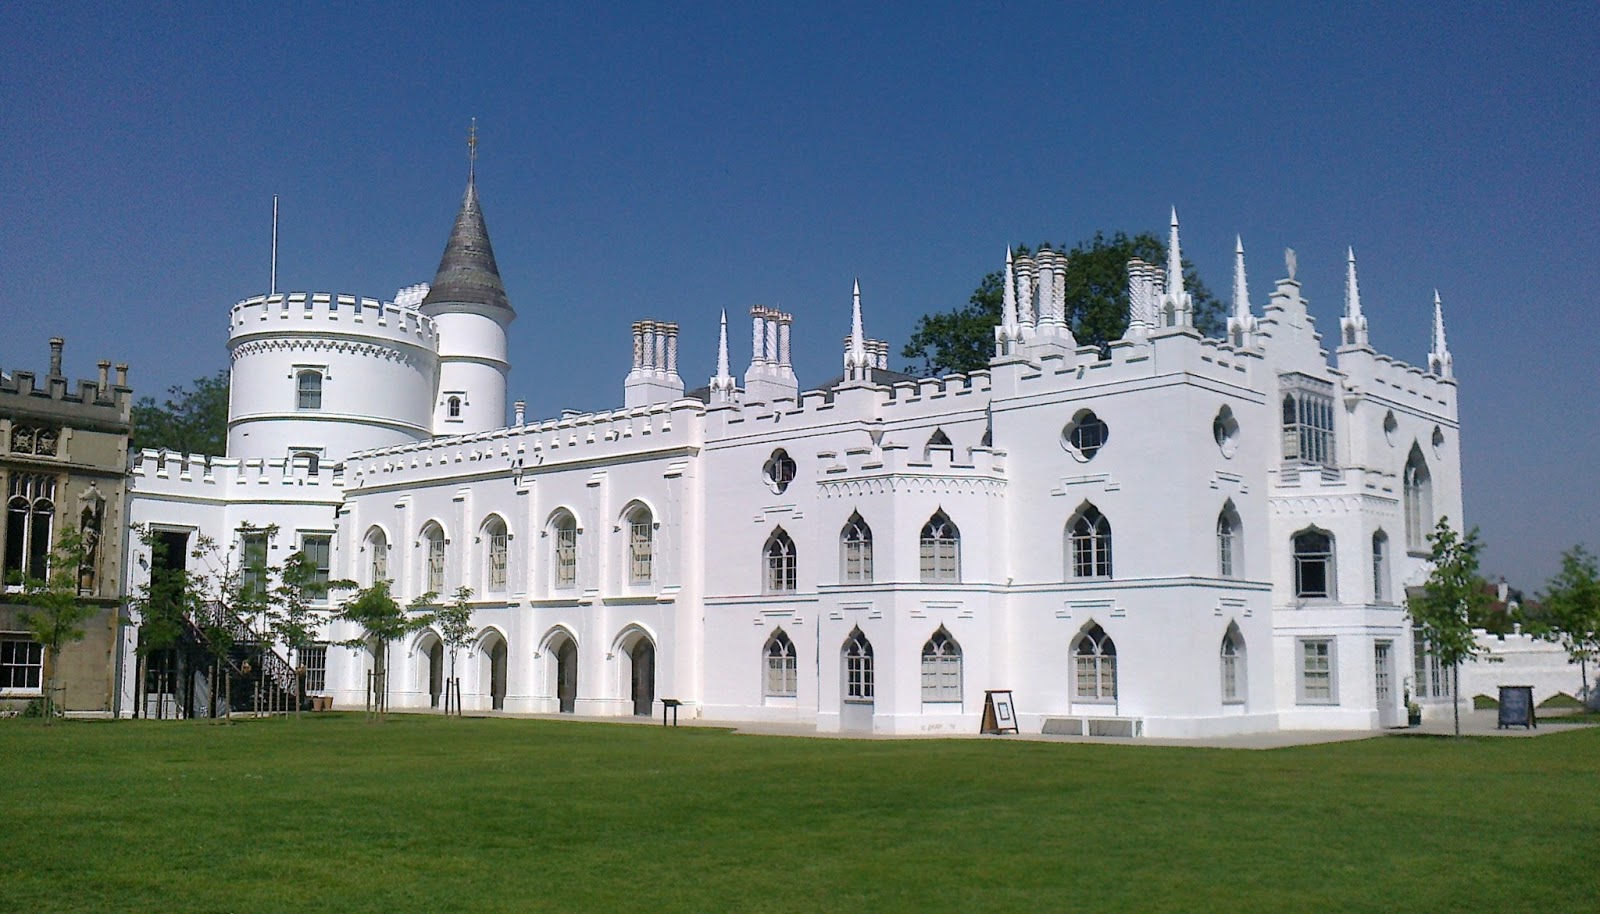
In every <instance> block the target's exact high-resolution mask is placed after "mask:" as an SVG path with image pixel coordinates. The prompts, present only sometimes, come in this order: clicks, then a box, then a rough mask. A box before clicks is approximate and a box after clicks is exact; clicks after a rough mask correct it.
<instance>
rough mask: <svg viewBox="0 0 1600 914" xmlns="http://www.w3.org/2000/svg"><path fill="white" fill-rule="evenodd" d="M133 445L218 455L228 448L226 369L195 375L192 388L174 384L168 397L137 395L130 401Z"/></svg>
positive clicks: (169, 389)
mask: <svg viewBox="0 0 1600 914" xmlns="http://www.w3.org/2000/svg"><path fill="white" fill-rule="evenodd" d="M130 437H131V439H132V446H133V447H136V448H153V449H157V450H160V449H163V448H165V449H166V450H169V451H177V452H178V453H181V454H210V455H214V456H220V455H222V454H224V453H226V452H227V449H228V372H227V370H226V369H224V370H222V371H219V372H217V373H216V374H214V375H211V376H209V377H204V378H195V380H194V389H193V390H190V389H189V388H186V387H184V386H183V385H182V384H175V385H173V386H172V387H169V388H167V399H166V400H165V401H164V402H162V403H159V404H158V403H157V402H156V399H155V398H154V397H140V398H139V399H138V400H137V401H136V402H135V403H134V404H133V431H132V433H131V434H130Z"/></svg>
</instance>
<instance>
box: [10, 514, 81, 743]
mask: <svg viewBox="0 0 1600 914" xmlns="http://www.w3.org/2000/svg"><path fill="white" fill-rule="evenodd" d="M87 554H88V546H87V545H86V544H85V542H84V539H83V535H82V534H80V533H78V532H77V531H76V530H69V531H66V532H65V533H62V534H61V537H60V538H59V539H58V540H57V541H56V547H55V549H54V550H52V552H51V553H50V562H49V570H48V571H47V572H46V573H45V576H44V577H43V578H35V577H25V578H22V579H21V584H22V596H21V599H20V600H19V602H21V603H23V604H24V605H26V606H28V607H29V608H28V609H26V610H23V611H22V612H20V613H18V614H17V615H18V618H19V619H20V620H21V621H22V624H23V625H24V626H25V627H26V628H27V629H28V634H29V636H31V637H32V638H33V640H35V641H37V642H39V644H41V645H42V646H43V647H44V667H45V680H46V682H45V693H44V712H45V713H44V718H45V721H46V722H50V721H53V720H54V719H55V716H56V714H57V713H58V712H57V709H56V694H57V693H58V692H59V691H60V689H61V651H62V649H63V648H65V647H66V646H67V645H69V644H74V643H76V642H78V641H82V640H83V636H84V634H85V632H84V623H85V622H88V621H89V619H90V618H92V617H93V616H94V615H95V613H97V612H99V609H98V608H97V607H95V606H94V605H93V604H90V603H85V602H84V601H83V598H82V596H81V594H80V592H79V589H78V570H79V569H80V568H81V567H82V566H83V563H84V560H85V558H86V556H87Z"/></svg>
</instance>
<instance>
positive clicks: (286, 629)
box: [267, 552, 328, 717]
mask: <svg viewBox="0 0 1600 914" xmlns="http://www.w3.org/2000/svg"><path fill="white" fill-rule="evenodd" d="M277 571H278V586H277V587H275V588H273V590H272V603H271V606H270V607H269V610H268V621H267V627H268V630H269V631H270V632H271V633H272V636H273V637H274V638H276V639H278V640H279V641H281V642H283V646H284V647H285V648H286V649H287V650H288V652H289V666H291V667H292V668H293V669H294V671H295V683H296V689H295V705H294V713H295V716H296V717H299V716H300V706H301V705H302V704H303V703H304V700H305V698H304V697H305V691H306V689H305V685H306V683H305V671H304V670H303V669H302V667H301V664H300V657H301V654H302V652H303V651H304V650H305V649H306V648H307V647H310V646H311V645H312V644H314V643H315V642H316V639H317V627H318V622H317V617H316V615H315V613H314V612H313V611H312V609H311V602H312V600H315V599H318V598H320V597H322V596H324V595H325V594H327V592H328V585H327V584H326V583H325V582H321V581H318V580H317V569H316V567H315V566H314V565H312V564H311V561H310V560H309V559H307V558H306V554H305V553H304V552H296V553H294V554H293V555H291V556H289V557H288V558H287V559H284V562H283V567H281V568H279V569H277Z"/></svg>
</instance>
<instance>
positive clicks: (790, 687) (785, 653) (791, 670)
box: [761, 628, 800, 698]
mask: <svg viewBox="0 0 1600 914" xmlns="http://www.w3.org/2000/svg"><path fill="white" fill-rule="evenodd" d="M761 653H762V656H763V659H764V660H765V662H766V679H765V682H764V684H763V689H762V692H763V694H765V695H766V697H768V698H793V697H795V694H796V691H797V688H798V685H799V680H800V677H799V665H798V664H797V663H796V662H795V649H794V642H793V641H791V640H789V636H788V634H786V633H785V632H784V630H783V629H781V628H780V629H778V630H777V631H775V632H773V633H772V637H770V638H768V639H767V643H766V646H765V647H763V648H762V651H761Z"/></svg>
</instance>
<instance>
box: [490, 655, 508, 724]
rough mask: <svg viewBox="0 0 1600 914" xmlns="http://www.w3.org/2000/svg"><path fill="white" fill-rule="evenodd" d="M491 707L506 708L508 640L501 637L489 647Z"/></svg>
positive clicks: (495, 709) (498, 709)
mask: <svg viewBox="0 0 1600 914" xmlns="http://www.w3.org/2000/svg"><path fill="white" fill-rule="evenodd" d="M489 708H490V710H494V711H504V710H505V709H506V642H505V639H504V638H501V639H499V640H497V641H495V643H494V647H492V648H490V649H489Z"/></svg>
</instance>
